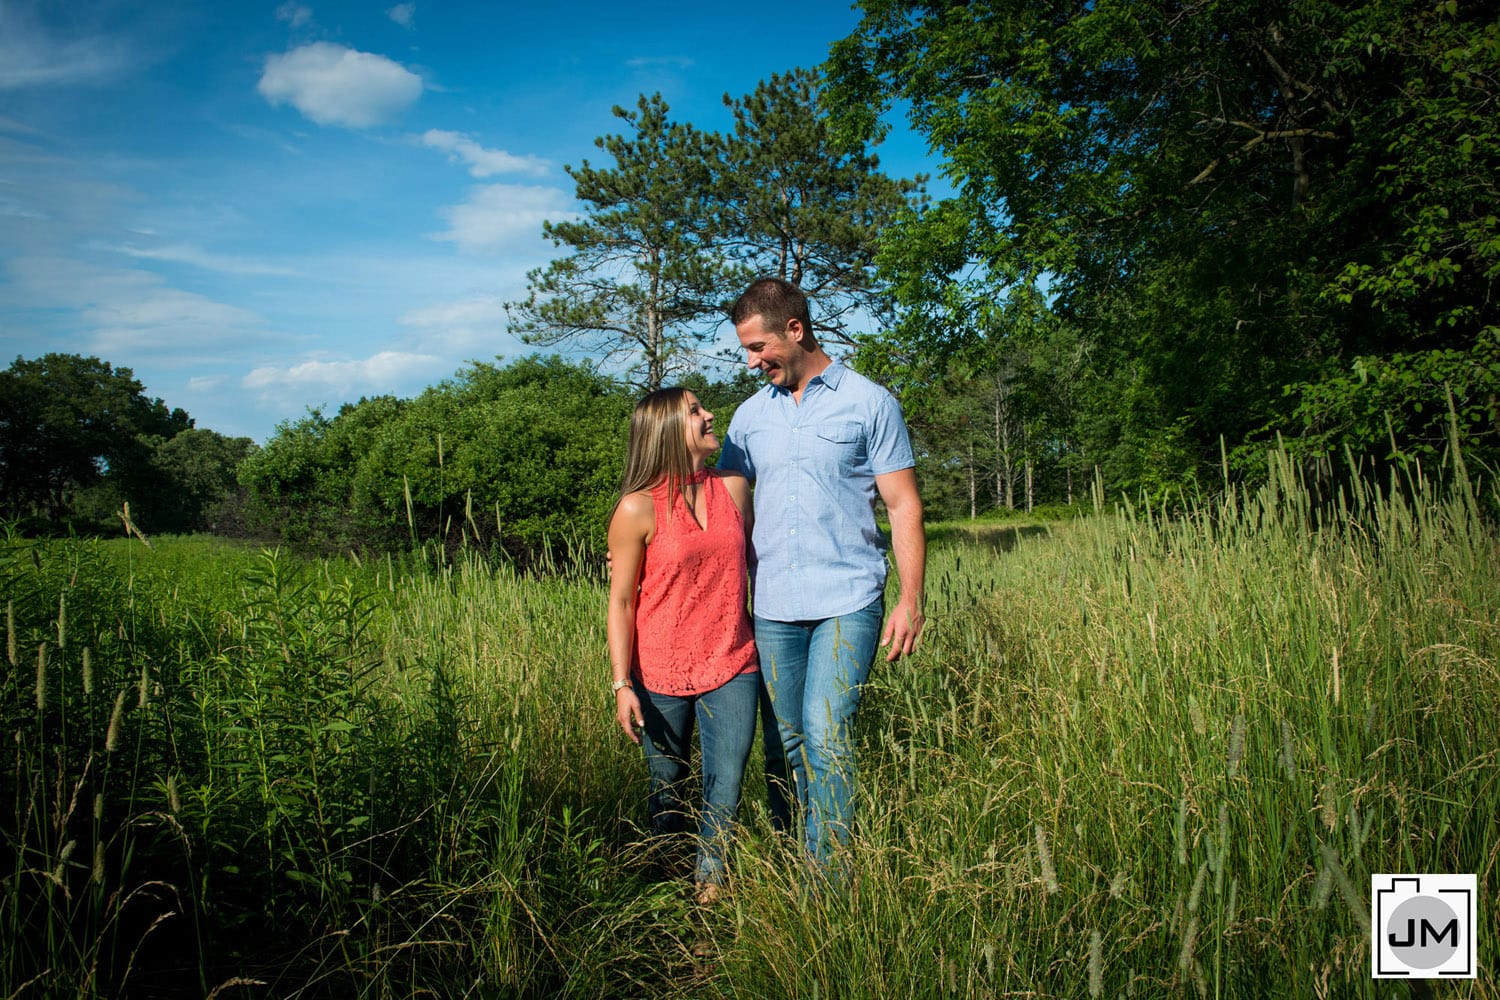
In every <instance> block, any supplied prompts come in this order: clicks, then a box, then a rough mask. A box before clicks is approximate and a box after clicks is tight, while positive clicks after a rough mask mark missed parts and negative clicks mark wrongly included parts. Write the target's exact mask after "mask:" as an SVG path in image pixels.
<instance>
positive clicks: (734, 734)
mask: <svg viewBox="0 0 1500 1000" xmlns="http://www.w3.org/2000/svg"><path fill="white" fill-rule="evenodd" d="M759 690H760V679H759V678H758V677H757V676H756V675H755V674H753V673H748V674H738V675H736V676H735V677H733V678H731V679H730V680H729V681H727V682H725V683H724V684H721V685H720V686H719V687H716V688H714V689H713V690H712V691H705V692H703V693H702V694H698V695H690V696H685V697H677V696H674V695H669V694H658V693H657V692H655V691H648V690H646V689H645V688H644V687H642V686H641V685H640V684H639V683H637V684H636V686H635V693H636V697H638V698H640V700H641V714H642V716H643V717H644V719H645V726H644V727H643V737H644V738H643V739H642V740H641V746H642V747H643V748H644V749H645V751H646V767H647V768H648V770H649V771H650V774H651V797H650V800H649V801H648V804H647V811H648V813H649V816H650V820H651V832H652V833H655V834H675V833H681V832H682V830H683V829H684V826H685V815H686V810H685V809H684V805H683V802H682V790H683V786H684V785H685V784H686V783H687V778H688V773H689V761H690V760H691V759H692V749H693V723H694V722H695V721H696V722H697V725H698V744H699V747H698V749H699V757H700V758H701V759H702V765H703V810H702V813H701V814H700V817H699V822H698V855H697V862H696V864H695V865H694V874H693V880H694V881H695V882H700V883H702V882H713V883H718V882H722V881H724V869H725V866H726V859H727V856H728V853H729V839H730V837H731V835H732V834H733V831H734V820H735V815H736V814H737V813H738V812H739V808H740V783H741V781H742V780H743V779H744V776H745V761H746V760H748V759H749V757H750V744H751V743H753V742H754V741H755V706H756V700H757V698H758V697H759Z"/></svg>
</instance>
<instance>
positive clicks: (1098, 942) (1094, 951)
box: [1089, 931, 1104, 998]
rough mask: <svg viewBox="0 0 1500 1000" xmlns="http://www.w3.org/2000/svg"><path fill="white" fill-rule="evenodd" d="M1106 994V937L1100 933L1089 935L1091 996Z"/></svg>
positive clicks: (1095, 932) (1094, 932)
mask: <svg viewBox="0 0 1500 1000" xmlns="http://www.w3.org/2000/svg"><path fill="white" fill-rule="evenodd" d="M1103 993H1104V937H1103V935H1101V934H1100V933H1099V932H1098V931H1093V932H1091V933H1090V934H1089V996H1090V997H1094V998H1097V997H1099V996H1101V995H1103Z"/></svg>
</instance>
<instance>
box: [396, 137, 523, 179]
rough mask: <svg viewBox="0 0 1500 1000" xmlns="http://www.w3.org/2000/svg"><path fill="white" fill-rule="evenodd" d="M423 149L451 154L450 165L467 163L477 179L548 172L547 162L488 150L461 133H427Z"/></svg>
mask: <svg viewBox="0 0 1500 1000" xmlns="http://www.w3.org/2000/svg"><path fill="white" fill-rule="evenodd" d="M422 145H424V146H430V147H431V148H433V149H439V150H442V151H443V152H445V153H447V154H448V161H449V162H450V163H466V164H468V166H469V173H470V175H472V176H474V177H491V176H493V175H495V174H532V175H535V176H538V177H539V176H542V175H543V174H545V173H546V172H547V170H548V167H549V164H548V163H547V161H546V160H543V159H539V158H538V157H535V156H516V155H514V154H511V153H507V152H506V151H505V150H503V149H485V148H484V147H483V146H481V145H480V144H479V143H477V142H475V141H474V140H473V139H471V138H470V137H469V136H466V135H464V134H463V133H462V132H444V131H443V130H441V129H435V128H433V129H428V130H427V131H426V132H423V133H422Z"/></svg>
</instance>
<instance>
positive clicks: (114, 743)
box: [104, 688, 126, 753]
mask: <svg viewBox="0 0 1500 1000" xmlns="http://www.w3.org/2000/svg"><path fill="white" fill-rule="evenodd" d="M125 690H126V689H125V688H121V689H120V693H119V694H118V695H116V696H115V708H114V711H112V712H110V713H109V729H108V730H107V731H106V732H105V734H104V749H105V750H106V751H108V752H109V753H114V752H115V750H117V749H118V748H119V746H120V720H121V719H122V718H123V717H124V715H125Z"/></svg>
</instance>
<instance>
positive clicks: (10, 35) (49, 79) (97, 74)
mask: <svg viewBox="0 0 1500 1000" xmlns="http://www.w3.org/2000/svg"><path fill="white" fill-rule="evenodd" d="M27 6H28V5H26V4H12V3H0V90H17V89H20V88H22V87H42V86H59V85H71V84H97V83H103V82H104V81H106V80H109V79H110V78H112V77H114V76H117V75H118V74H119V73H120V72H121V71H123V70H124V69H126V68H127V67H128V66H129V65H130V59H129V53H128V51H127V49H126V47H125V45H124V44H123V43H122V42H121V41H120V40H119V39H116V38H109V37H106V36H104V35H97V34H96V35H84V36H82V37H79V38H70V39H64V38H59V37H56V36H55V35H54V33H53V32H51V31H48V30H47V29H46V28H45V27H44V26H43V25H41V24H39V23H37V21H36V19H35V18H34V17H33V16H31V15H30V13H29V12H28V11H27V9H26V8H27Z"/></svg>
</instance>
